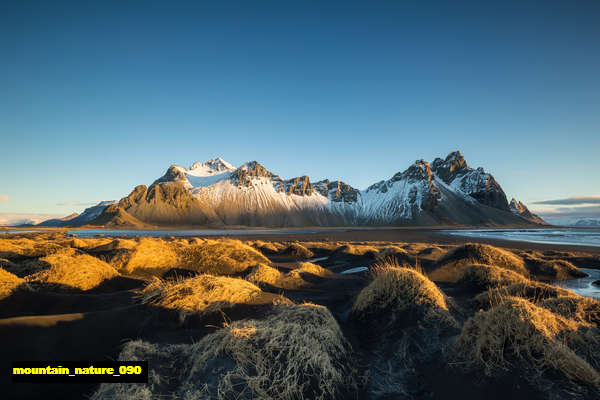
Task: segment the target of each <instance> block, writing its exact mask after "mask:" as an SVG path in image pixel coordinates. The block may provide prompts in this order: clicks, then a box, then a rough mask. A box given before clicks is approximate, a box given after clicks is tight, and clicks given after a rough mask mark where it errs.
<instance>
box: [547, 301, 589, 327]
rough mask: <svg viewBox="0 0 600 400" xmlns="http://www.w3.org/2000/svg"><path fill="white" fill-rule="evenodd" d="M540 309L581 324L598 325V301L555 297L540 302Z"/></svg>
mask: <svg viewBox="0 0 600 400" xmlns="http://www.w3.org/2000/svg"><path fill="white" fill-rule="evenodd" d="M538 305H539V306H540V307H544V308H547V309H548V310H550V311H552V312H553V313H555V314H558V315H562V316H563V317H565V318H571V319H574V320H575V321H578V322H582V323H589V324H592V325H596V326H599V325H600V300H597V299H592V298H590V297H583V296H576V295H574V296H568V297H565V296H563V297H555V298H550V299H546V300H543V301H541V302H540V303H539V304H538Z"/></svg>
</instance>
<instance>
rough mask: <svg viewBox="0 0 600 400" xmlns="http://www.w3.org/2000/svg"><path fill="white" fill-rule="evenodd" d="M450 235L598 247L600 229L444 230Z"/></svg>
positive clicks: (599, 245) (599, 243)
mask: <svg viewBox="0 0 600 400" xmlns="http://www.w3.org/2000/svg"><path fill="white" fill-rule="evenodd" d="M441 232H443V233H447V234H450V235H457V236H464V237H473V238H488V239H502V240H514V241H519V242H530V243H550V244H567V245H581V246H598V247H600V229H586V228H550V229H473V230H445V231H441Z"/></svg>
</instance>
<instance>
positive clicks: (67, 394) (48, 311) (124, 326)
mask: <svg viewBox="0 0 600 400" xmlns="http://www.w3.org/2000/svg"><path fill="white" fill-rule="evenodd" d="M231 237H236V236H231ZM236 238H239V239H241V240H263V241H269V240H272V241H278V242H280V241H293V240H298V241H319V240H330V241H340V242H343V241H350V242H351V241H357V242H362V241H391V242H408V243H431V244H446V245H447V244H460V243H465V242H480V243H488V244H491V245H494V246H499V247H505V248H512V249H523V250H539V251H551V250H554V251H567V252H583V253H588V254H593V255H598V254H600V248H595V247H586V246H566V245H550V244H536V243H524V242H513V241H502V240H493V239H474V238H463V237H459V236H452V235H446V234H440V233H438V232H436V231H434V230H424V229H376V230H375V229H374V230H349V231H347V232H319V233H308V234H293V235H292V234H290V235H282V234H274V235H264V234H261V235H241V236H237V237H236ZM274 261H276V262H277V261H278V260H274ZM281 261H283V260H281ZM359 264H361V265H362V263H359ZM365 284H366V278H365V277H364V276H341V277H339V278H336V279H335V280H329V281H325V282H323V283H322V284H317V285H316V287H315V288H311V289H310V290H303V291H301V290H299V291H296V292H292V291H290V292H288V293H286V296H287V297H289V298H290V299H292V300H294V301H296V302H302V301H312V302H315V303H318V304H322V305H326V306H327V307H329V308H330V310H331V311H332V313H333V314H334V315H335V317H336V318H337V319H338V321H340V325H341V327H342V329H343V330H344V333H345V335H346V337H347V338H348V339H349V340H350V341H351V342H352V344H353V345H354V347H355V349H357V350H359V349H358V347H359V344H358V343H357V339H356V332H355V330H354V329H353V327H352V325H348V323H345V322H344V321H343V320H344V319H345V316H347V315H348V313H349V309H350V307H351V305H352V302H353V299H354V298H355V296H356V295H357V293H358V292H359V291H360V289H361V288H362V287H364V285H365ZM142 285H143V282H142V281H139V282H135V280H127V279H126V278H116V279H115V280H114V281H112V282H108V283H106V284H103V285H102V286H103V287H102V288H101V289H100V290H95V291H90V292H87V293H83V294H66V293H62V294H56V293H43V292H39V293H26V294H19V295H18V296H13V297H11V298H9V299H6V300H4V301H2V302H0V340H1V342H0V343H2V346H1V349H0V360H1V365H2V368H1V370H0V374H2V377H1V378H0V392H1V393H2V394H1V395H0V397H1V398H22V399H34V398H40V397H44V398H46V399H51V398H56V399H69V398H86V396H89V394H90V393H91V392H92V391H93V390H94V389H95V387H96V385H94V384H78V385H68V384H47V385H41V384H37V385H29V384H12V383H10V377H9V376H10V375H9V373H10V362H11V361H12V360H47V359H50V360H86V359H88V360H106V359H116V357H117V356H118V354H119V352H120V346H121V345H122V344H123V343H124V342H126V341H129V340H132V339H137V338H143V339H146V340H149V341H153V342H161V341H164V342H170V343H176V342H190V341H197V340H199V338H201V337H202V336H203V335H205V334H206V333H207V332H209V331H210V330H211V329H214V325H218V324H219V321H218V320H210V321H207V320H204V321H196V323H195V324H193V326H186V327H181V326H178V324H177V322H176V317H174V316H173V315H167V314H164V313H161V312H157V311H156V310H149V309H148V307H146V306H143V305H139V304H136V301H135V297H134V293H133V291H132V290H131V289H132V288H134V287H141V286H142ZM440 287H441V288H442V289H443V290H444V291H447V293H448V294H450V295H452V296H453V297H454V298H455V299H456V300H457V302H460V301H461V295H460V293H454V292H453V290H452V289H453V288H452V287H451V285H450V286H449V285H444V284H441V285H440ZM23 296H26V297H27V298H23ZM253 312H254V313H256V310H254V311H253V310H250V309H246V308H243V307H242V308H238V309H235V310H232V311H230V312H228V317H230V318H231V319H241V318H245V317H248V316H249V315H252V313H253ZM207 326H213V327H212V328H208V327H207ZM436 368H437V366H436ZM432 374H433V372H432ZM438 375H439V373H438ZM441 378H442V377H440V376H438V377H437V379H438V380H439V385H440V387H439V388H438V389H439V391H438V392H437V393H438V395H439V393H447V394H448V395H458V396H459V397H460V398H461V399H462V400H467V399H476V398H481V397H485V398H487V399H506V398H509V397H511V395H515V394H516V393H515V392H514V391H513V388H510V387H502V388H498V387H496V388H494V387H493V386H492V385H490V386H486V385H484V386H482V387H479V388H477V389H475V388H470V387H469V377H468V376H466V377H464V379H463V380H460V379H459V378H460V376H458V375H456V376H453V378H451V379H450V378H448V379H447V382H446V381H444V380H443V379H441ZM519 394H522V396H519V398H528V399H530V398H533V397H528V396H527V391H526V390H523V391H522V393H519Z"/></svg>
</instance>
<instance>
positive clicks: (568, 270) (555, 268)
mask: <svg viewBox="0 0 600 400" xmlns="http://www.w3.org/2000/svg"><path fill="white" fill-rule="evenodd" d="M536 273H537V274H540V275H542V276H548V277H551V278H552V279H559V280H560V279H571V278H581V277H584V276H587V274H586V273H584V272H582V271H580V270H579V268H577V267H576V266H575V265H573V264H572V263H570V262H569V261H565V260H548V261H544V262H542V263H541V264H539V265H538V266H537V268H536Z"/></svg>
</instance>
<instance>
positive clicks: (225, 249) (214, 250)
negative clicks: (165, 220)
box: [178, 239, 271, 275]
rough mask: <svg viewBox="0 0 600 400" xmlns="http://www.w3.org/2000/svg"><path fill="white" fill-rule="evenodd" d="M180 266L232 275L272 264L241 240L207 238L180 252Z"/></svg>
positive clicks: (192, 269)
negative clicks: (257, 266) (259, 265)
mask: <svg viewBox="0 0 600 400" xmlns="http://www.w3.org/2000/svg"><path fill="white" fill-rule="evenodd" d="M180 258H181V259H180V262H179V264H178V267H179V268H183V269H188V270H191V271H196V272H201V273H208V274H218V275H230V274H235V273H238V272H242V271H245V270H246V269H247V268H248V267H251V266H255V265H258V264H270V263H271V262H270V261H269V259H268V258H266V257H265V256H263V255H262V254H261V253H260V252H259V251H257V250H256V249H254V248H252V247H250V246H248V245H246V244H244V243H242V242H241V241H239V240H231V239H221V240H207V241H206V242H205V243H203V244H201V245H197V246H190V247H187V248H184V249H182V250H181V252H180Z"/></svg>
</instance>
